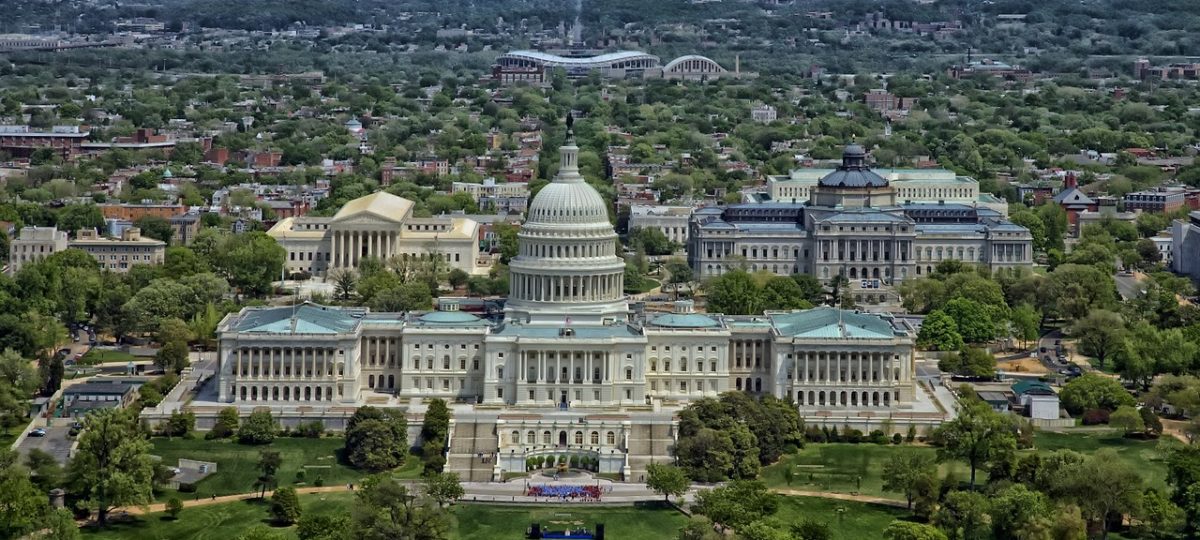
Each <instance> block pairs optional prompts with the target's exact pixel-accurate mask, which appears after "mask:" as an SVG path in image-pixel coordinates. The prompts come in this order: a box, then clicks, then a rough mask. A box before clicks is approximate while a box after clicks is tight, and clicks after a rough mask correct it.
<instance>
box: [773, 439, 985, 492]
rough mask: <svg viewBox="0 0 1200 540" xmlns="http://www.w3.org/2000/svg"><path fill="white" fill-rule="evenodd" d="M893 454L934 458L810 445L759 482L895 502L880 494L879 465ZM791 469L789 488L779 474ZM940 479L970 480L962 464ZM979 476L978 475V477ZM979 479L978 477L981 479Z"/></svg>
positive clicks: (946, 467) (946, 466)
mask: <svg viewBox="0 0 1200 540" xmlns="http://www.w3.org/2000/svg"><path fill="white" fill-rule="evenodd" d="M897 451H913V452H923V453H928V454H929V455H931V456H932V455H934V453H935V450H934V449H933V448H930V447H927V446H907V445H906V446H893V445H890V444H888V445H880V444H847V443H829V444H810V445H808V446H807V447H805V448H804V449H803V450H800V452H798V453H796V454H793V455H789V456H784V457H783V458H782V459H781V460H780V461H779V462H778V463H776V464H774V465H771V466H769V467H767V468H765V469H763V472H762V479H763V480H764V481H766V482H767V485H769V486H771V487H779V488H788V487H790V488H792V489H803V490H810V491H831V492H835V493H861V494H864V495H872V496H876V497H888V498H895V499H899V498H900V496H899V494H896V493H886V492H884V491H883V480H882V479H881V478H880V476H881V475H882V474H883V464H884V463H886V462H887V460H888V456H891V455H892V454H893V453H894V452H897ZM787 467H792V468H793V469H792V470H793V472H794V473H795V475H796V476H795V479H794V480H793V481H792V484H791V485H790V486H789V485H787V482H785V481H784V476H783V471H784V470H785V468H787ZM939 472H940V476H943V477H944V476H945V475H946V474H947V473H949V472H953V473H954V474H955V475H956V476H957V477H958V478H960V479H963V480H966V479H968V478H970V474H971V470H970V469H969V468H967V466H966V464H963V463H943V464H941V465H940V466H939ZM981 474H982V473H981ZM981 478H982V477H981Z"/></svg>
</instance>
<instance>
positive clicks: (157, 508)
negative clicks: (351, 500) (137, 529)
mask: <svg viewBox="0 0 1200 540" xmlns="http://www.w3.org/2000/svg"><path fill="white" fill-rule="evenodd" d="M341 491H350V487H349V486H322V487H303V488H296V493H298V494H300V495H305V494H309V493H335V492H341ZM273 494H275V491H274V490H269V491H267V495H266V496H267V497H270V496H271V495H273ZM258 495H259V492H257V491H255V492H253V493H239V494H237V495H221V496H219V497H205V498H203V499H195V500H191V501H183V507H184V508H191V507H193V506H208V505H210V504H221V503H227V502H235V501H248V500H252V499H257V498H258ZM166 509H167V505H166V503H156V504H152V505H150V506H146V507H138V506H127V507H122V508H116V509H114V510H113V511H112V512H110V513H111V514H114V515H115V514H122V513H124V514H131V515H142V514H152V513H154V512H164V511H166Z"/></svg>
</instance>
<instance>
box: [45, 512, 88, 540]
mask: <svg viewBox="0 0 1200 540" xmlns="http://www.w3.org/2000/svg"><path fill="white" fill-rule="evenodd" d="M42 530H43V532H42V534H41V536H38V537H37V538H39V539H40V540H79V539H80V538H83V535H82V534H81V533H80V532H79V525H78V524H76V523H75V516H74V514H72V513H71V511H70V510H67V509H66V508H57V509H54V510H52V511H50V512H49V513H48V515H47V516H46V518H45V520H44V521H43V522H42Z"/></svg>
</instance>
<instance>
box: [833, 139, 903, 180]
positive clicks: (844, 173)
mask: <svg viewBox="0 0 1200 540" xmlns="http://www.w3.org/2000/svg"><path fill="white" fill-rule="evenodd" d="M817 184H818V185H820V186H822V187H887V185H888V181H887V179H886V178H884V177H882V176H879V175H878V174H875V172H874V171H872V170H871V168H870V167H868V166H867V152H866V150H863V147H862V146H859V145H857V144H848V145H846V148H845V149H843V150H842V165H841V166H840V167H838V168H837V170H836V171H833V172H831V173H829V174H827V175H825V176H824V177H823V178H821V180H819V181H818V182H817Z"/></svg>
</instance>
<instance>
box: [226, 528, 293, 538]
mask: <svg viewBox="0 0 1200 540" xmlns="http://www.w3.org/2000/svg"><path fill="white" fill-rule="evenodd" d="M285 539H286V537H285V536H284V535H283V533H279V532H275V531H274V530H273V529H271V528H270V527H267V526H266V525H255V526H253V527H250V528H249V529H246V530H245V531H244V532H242V534H239V535H237V536H235V537H234V538H233V540H285Z"/></svg>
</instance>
